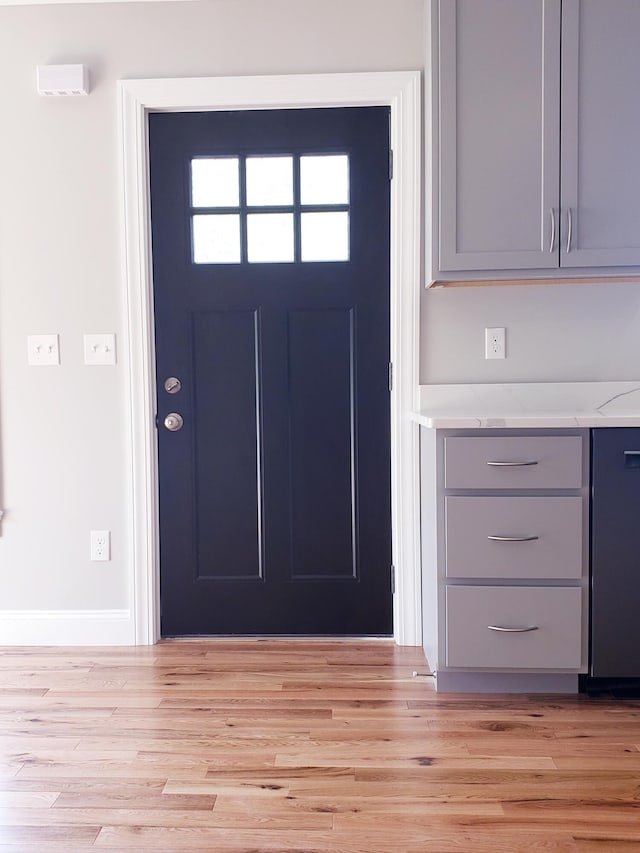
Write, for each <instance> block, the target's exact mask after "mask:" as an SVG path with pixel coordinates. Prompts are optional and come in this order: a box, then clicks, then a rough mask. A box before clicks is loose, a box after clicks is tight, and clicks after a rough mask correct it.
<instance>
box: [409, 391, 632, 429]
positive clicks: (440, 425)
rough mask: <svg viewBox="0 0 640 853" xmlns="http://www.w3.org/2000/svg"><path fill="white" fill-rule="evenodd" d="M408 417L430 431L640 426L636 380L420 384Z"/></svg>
mask: <svg viewBox="0 0 640 853" xmlns="http://www.w3.org/2000/svg"><path fill="white" fill-rule="evenodd" d="M412 419H413V420H414V421H416V422H417V423H419V424H420V425H421V426H424V427H430V428H435V429H468V428H472V429H478V428H491V427H493V428H514V427H515V428H523V429H527V428H538V429H543V428H556V427H584V428H588V427H625V426H640V380H638V381H637V382H526V383H511V384H504V385H497V384H496V385H423V386H421V388H420V404H419V410H418V411H416V412H413V413H412Z"/></svg>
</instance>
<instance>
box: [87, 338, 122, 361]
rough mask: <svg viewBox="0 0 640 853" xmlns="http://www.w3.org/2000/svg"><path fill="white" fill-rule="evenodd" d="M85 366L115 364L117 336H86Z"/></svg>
mask: <svg viewBox="0 0 640 853" xmlns="http://www.w3.org/2000/svg"><path fill="white" fill-rule="evenodd" d="M84 363H85V364H115V363H116V336H115V335H85V336H84Z"/></svg>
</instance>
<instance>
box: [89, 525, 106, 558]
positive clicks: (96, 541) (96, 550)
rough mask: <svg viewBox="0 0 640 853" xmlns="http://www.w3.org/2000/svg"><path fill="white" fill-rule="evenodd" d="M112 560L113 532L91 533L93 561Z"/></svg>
mask: <svg viewBox="0 0 640 853" xmlns="http://www.w3.org/2000/svg"><path fill="white" fill-rule="evenodd" d="M110 559H111V531H110V530H92V531H91V560H92V561H93V562H99V561H102V560H110Z"/></svg>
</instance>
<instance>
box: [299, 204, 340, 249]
mask: <svg viewBox="0 0 640 853" xmlns="http://www.w3.org/2000/svg"><path fill="white" fill-rule="evenodd" d="M301 236H302V260H303V261H348V260H349V214H348V213H347V212H346V211H328V212H326V213H303V214H302V229H301Z"/></svg>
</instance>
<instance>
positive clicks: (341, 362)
mask: <svg viewBox="0 0 640 853" xmlns="http://www.w3.org/2000/svg"><path fill="white" fill-rule="evenodd" d="M327 341H331V348H330V349H328V348H327V346H326V342H327ZM353 345H354V336H353V310H352V309H341V310H323V311H292V312H291V313H290V315H289V364H290V371H291V380H290V389H291V398H290V411H291V470H292V480H291V509H292V531H291V532H292V547H293V567H292V575H293V577H298V578H302V577H308V578H312V577H316V578H321V577H325V578H328V577H335V578H339V577H343V578H357V565H356V559H355V556H356V555H355V530H354V522H355V518H354V512H353V493H354V486H355V483H354V474H355V472H354V470H353V468H354V462H355V458H354V451H355V435H354V430H353V426H354V417H353V413H354V405H355V400H354V393H353V392H354V387H353V362H354V351H353ZM310 387H311V388H313V389H314V398H315V399H314V405H313V406H312V407H311V406H309V398H308V395H309V391H308V389H309V388H310ZM318 498H320V500H318Z"/></svg>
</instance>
